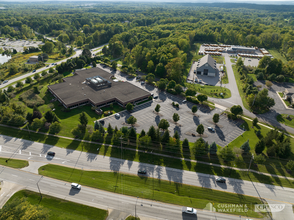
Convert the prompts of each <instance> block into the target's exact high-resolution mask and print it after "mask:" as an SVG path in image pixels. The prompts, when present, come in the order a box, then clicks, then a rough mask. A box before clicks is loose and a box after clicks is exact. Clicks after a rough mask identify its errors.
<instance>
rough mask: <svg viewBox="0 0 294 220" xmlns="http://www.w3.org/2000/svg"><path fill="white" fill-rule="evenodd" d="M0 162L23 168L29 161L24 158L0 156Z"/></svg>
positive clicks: (8, 165)
mask: <svg viewBox="0 0 294 220" xmlns="http://www.w3.org/2000/svg"><path fill="white" fill-rule="evenodd" d="M6 160H7V162H6ZM0 164H1V165H4V166H7V167H12V168H24V167H27V166H28V165H29V162H28V161H26V160H17V159H8V158H0Z"/></svg>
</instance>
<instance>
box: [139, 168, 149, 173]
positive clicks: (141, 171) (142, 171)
mask: <svg viewBox="0 0 294 220" xmlns="http://www.w3.org/2000/svg"><path fill="white" fill-rule="evenodd" d="M146 173H147V172H146V170H141V169H139V170H138V174H146Z"/></svg>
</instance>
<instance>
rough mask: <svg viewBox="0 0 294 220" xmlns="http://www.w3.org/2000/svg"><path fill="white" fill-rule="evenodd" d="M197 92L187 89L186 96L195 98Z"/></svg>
mask: <svg viewBox="0 0 294 220" xmlns="http://www.w3.org/2000/svg"><path fill="white" fill-rule="evenodd" d="M195 95H196V91H195V90H194V89H187V90H186V96H195Z"/></svg>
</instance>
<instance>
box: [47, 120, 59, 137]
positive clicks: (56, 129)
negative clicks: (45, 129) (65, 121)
mask: <svg viewBox="0 0 294 220" xmlns="http://www.w3.org/2000/svg"><path fill="white" fill-rule="evenodd" d="M60 131H61V124H60V123H59V122H57V121H56V122H54V123H52V124H51V125H50V127H49V133H51V134H57V133H59V132H60Z"/></svg>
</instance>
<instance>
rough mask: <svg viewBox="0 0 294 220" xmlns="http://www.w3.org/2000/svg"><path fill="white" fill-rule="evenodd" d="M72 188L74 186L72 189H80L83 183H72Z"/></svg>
mask: <svg viewBox="0 0 294 220" xmlns="http://www.w3.org/2000/svg"><path fill="white" fill-rule="evenodd" d="M71 188H72V189H78V190H80V189H81V185H80V184H78V183H72V184H71Z"/></svg>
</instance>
